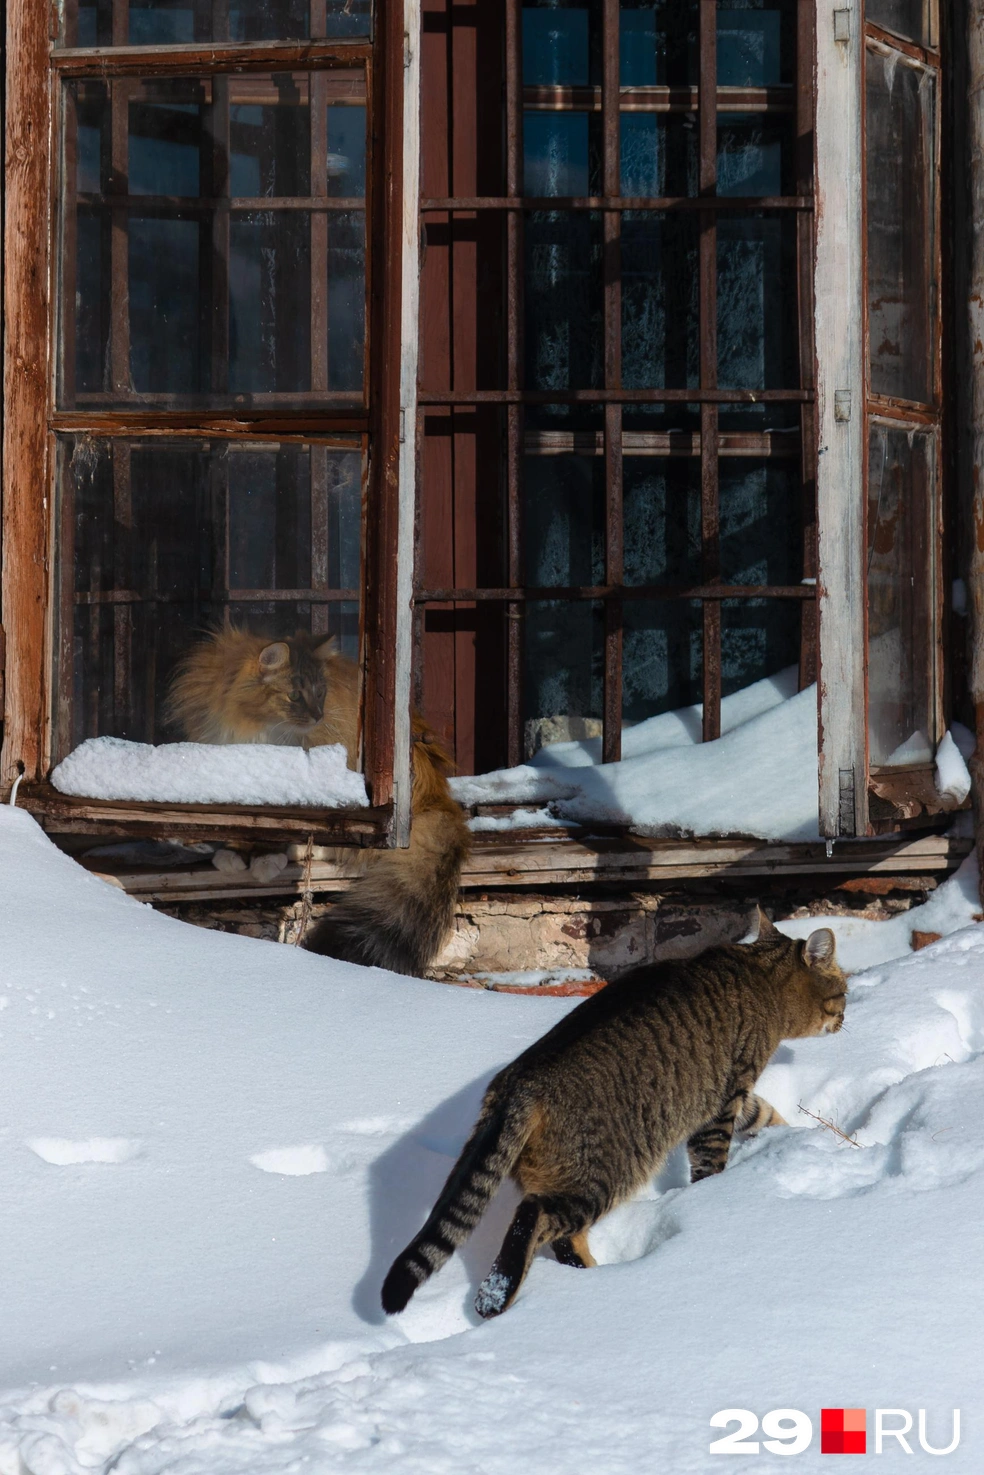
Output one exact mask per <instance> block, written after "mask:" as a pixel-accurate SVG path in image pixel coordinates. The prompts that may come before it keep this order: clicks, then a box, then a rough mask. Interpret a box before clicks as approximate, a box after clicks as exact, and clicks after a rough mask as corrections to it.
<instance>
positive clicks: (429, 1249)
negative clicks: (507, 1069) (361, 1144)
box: [382, 1098, 529, 1316]
mask: <svg viewBox="0 0 984 1475" xmlns="http://www.w3.org/2000/svg"><path fill="white" fill-rule="evenodd" d="M528 1135H529V1111H528V1109H527V1108H526V1107H525V1106H522V1105H520V1103H519V1102H517V1101H516V1100H515V1098H514V1099H513V1100H512V1101H511V1102H509V1103H503V1104H502V1105H500V1104H499V1103H492V1104H489V1105H487V1106H486V1107H484V1108H483V1111H482V1114H481V1116H480V1117H479V1119H478V1121H477V1122H476V1124H475V1128H474V1130H473V1132H472V1134H471V1136H470V1137H469V1139H468V1141H467V1142H466V1143H465V1146H464V1148H463V1149H462V1152H461V1156H460V1157H459V1159H458V1161H457V1162H456V1163H455V1165H454V1167H453V1168H452V1169H451V1172H450V1174H449V1176H448V1181H447V1182H446V1183H445V1185H444V1188H443V1189H442V1191H441V1196H440V1198H439V1199H438V1200H437V1203H436V1204H435V1205H434V1207H433V1209H432V1210H431V1212H430V1217H429V1218H428V1220H427V1223H426V1224H425V1225H424V1227H423V1229H422V1230H421V1231H420V1233H419V1234H418V1235H416V1237H415V1238H414V1239H412V1240H411V1241H410V1243H409V1244H408V1245H407V1247H406V1249H405V1250H404V1251H403V1253H402V1254H400V1255H397V1257H396V1259H395V1260H394V1261H393V1264H392V1266H391V1267H390V1272H389V1274H388V1275H387V1277H386V1279H385V1280H384V1281H383V1293H382V1302H383V1310H384V1311H385V1312H386V1314H387V1315H388V1316H392V1315H394V1314H395V1313H396V1312H397V1311H402V1310H403V1308H404V1307H405V1306H406V1304H407V1302H408V1301H409V1300H410V1297H411V1296H412V1295H413V1293H414V1291H415V1290H417V1288H418V1286H422V1285H423V1283H424V1281H425V1280H429V1279H430V1277H431V1276H432V1275H433V1274H434V1273H435V1271H437V1270H440V1268H441V1266H442V1265H443V1264H444V1263H445V1261H447V1260H449V1259H450V1257H451V1255H452V1254H453V1253H454V1251H455V1250H456V1249H457V1248H458V1246H459V1245H461V1244H464V1242H465V1240H466V1239H467V1238H468V1236H469V1235H470V1234H471V1232H472V1230H473V1229H474V1228H475V1225H476V1224H477V1223H478V1221H479V1219H481V1217H482V1215H483V1213H484V1212H485V1209H486V1207H487V1205H488V1204H489V1203H490V1201H491V1199H492V1196H493V1195H494V1193H495V1191H496V1189H497V1188H498V1187H499V1184H500V1183H501V1182H502V1180H503V1179H504V1178H505V1177H506V1175H507V1174H508V1173H509V1172H510V1170H511V1169H512V1167H513V1165H514V1164H515V1162H516V1159H517V1158H518V1157H519V1154H520V1152H521V1151H522V1149H523V1146H524V1144H525V1142H526V1139H527V1137H528Z"/></svg>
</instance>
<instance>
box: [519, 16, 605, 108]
mask: <svg viewBox="0 0 984 1475" xmlns="http://www.w3.org/2000/svg"><path fill="white" fill-rule="evenodd" d="M600 36H601V3H600V0H588V3H587V4H585V3H584V0H575V3H574V4H571V3H570V0H523V83H524V85H525V86H527V87H537V86H548V87H549V86H554V87H587V86H589V85H591V84H597V83H599V82H600V81H601V63H600V46H599V43H600Z"/></svg>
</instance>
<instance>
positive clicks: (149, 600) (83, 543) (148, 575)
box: [57, 436, 362, 752]
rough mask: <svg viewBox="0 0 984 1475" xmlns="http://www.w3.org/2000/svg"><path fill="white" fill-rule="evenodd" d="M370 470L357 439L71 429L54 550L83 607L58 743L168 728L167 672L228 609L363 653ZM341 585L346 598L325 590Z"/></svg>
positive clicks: (154, 735) (72, 639)
mask: <svg viewBox="0 0 984 1475" xmlns="http://www.w3.org/2000/svg"><path fill="white" fill-rule="evenodd" d="M361 484H362V454H361V452H360V451H358V450H339V449H335V448H328V447H325V446H318V445H311V444H306V445H297V444H281V445H278V444H276V443H273V444H271V445H268V446H266V445H265V446H262V447H260V446H257V445H255V444H253V445H236V444H229V443H226V442H220V441H212V442H208V441H202V440H193V441H177V440H170V441H169V440H164V441H160V440H156V439H155V440H154V441H148V440H139V439H137V440H132V441H123V440H113V441H101V442H100V441H94V440H93V439H92V438H91V437H83V436H79V437H77V438H75V437H72V438H66V439H65V440H63V441H62V443H61V446H60V457H59V496H60V498H61V500H62V507H63V515H62V519H61V527H62V529H63V530H65V531H64V533H63V542H62V545H61V547H60V548H59V560H60V561H61V562H62V564H63V565H67V566H68V569H69V570H71V572H70V573H69V575H68V578H67V580H65V581H63V586H62V587H64V586H65V583H68V585H69V587H70V588H71V589H72V591H73V594H72V602H73V607H72V609H71V610H64V609H63V610H62V612H61V619H62V621H63V622H66V621H67V623H68V628H64V625H63V629H62V632H61V636H60V640H59V646H58V648H59V650H60V651H61V652H62V660H63V666H62V669H61V670H60V671H59V673H58V693H59V702H58V719H57V723H58V739H57V740H58V746H59V749H60V751H61V752H66V751H68V750H69V749H70V748H72V747H74V746H75V745H76V744H78V743H79V742H81V741H82V739H83V738H86V737H96V736H100V735H104V734H108V735H111V736H115V737H125V738H132V739H134V740H136V741H139V742H159V741H166V740H169V739H170V740H173V739H174V738H175V737H176V736H177V734H176V733H174V732H173V731H170V730H169V729H168V727H167V725H166V721H165V718H164V699H165V696H166V691H167V684H168V681H169V679H170V676H171V673H172V671H173V670H174V667H175V664H176V663H177V661H178V660H180V658H181V657H182V656H183V655H184V653H185V652H186V651H187V649H188V647H189V645H191V644H192V643H193V641H194V640H196V639H198V638H199V637H200V635H201V632H202V631H203V630H206V629H209V628H212V627H214V626H216V625H219V624H221V623H222V622H223V620H224V619H225V618H227V617H228V618H229V619H231V620H232V621H233V622H234V623H235V624H237V625H242V626H246V627H248V628H249V629H252V630H256V631H258V632H261V633H264V634H266V633H269V634H270V635H286V634H291V633H293V632H294V631H295V630H297V629H303V630H310V631H312V632H313V633H317V634H324V635H326V636H328V635H335V636H337V637H338V639H339V642H340V646H341V649H342V652H343V654H345V655H346V656H348V657H349V658H350V659H357V658H358V653H359V589H360V584H361V575H360V558H361V517H362V513H361V506H362V487H361ZM342 590H344V591H351V597H350V598H348V599H329V598H326V597H325V596H326V595H327V594H329V593H330V592H331V591H342ZM274 594H279V597H271V596H272V595H274ZM264 596H266V597H264Z"/></svg>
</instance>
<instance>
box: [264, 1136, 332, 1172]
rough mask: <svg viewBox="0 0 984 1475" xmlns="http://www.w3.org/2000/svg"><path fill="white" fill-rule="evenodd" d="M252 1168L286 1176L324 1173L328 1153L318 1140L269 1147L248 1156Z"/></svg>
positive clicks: (326, 1169) (326, 1166)
mask: <svg viewBox="0 0 984 1475" xmlns="http://www.w3.org/2000/svg"><path fill="white" fill-rule="evenodd" d="M250 1162H251V1163H252V1164H253V1167H254V1168H259V1169H260V1171H261V1172H263V1173H280V1174H282V1175H283V1176H284V1177H286V1178H304V1177H306V1176H307V1175H308V1174H309V1173H326V1172H327V1171H328V1168H329V1166H330V1164H329V1161H328V1154H327V1153H326V1152H325V1150H324V1148H323V1147H322V1146H321V1144H320V1142H308V1143H304V1144H303V1145H301V1146H299V1147H271V1148H269V1149H268V1151H266V1152H258V1153H256V1154H255V1155H254V1156H253V1157H251V1158H250Z"/></svg>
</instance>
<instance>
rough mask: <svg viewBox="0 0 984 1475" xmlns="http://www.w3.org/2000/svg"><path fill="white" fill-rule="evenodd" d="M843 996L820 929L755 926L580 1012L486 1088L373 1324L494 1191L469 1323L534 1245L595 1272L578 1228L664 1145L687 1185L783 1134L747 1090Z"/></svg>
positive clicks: (828, 935) (639, 1178)
mask: <svg viewBox="0 0 984 1475" xmlns="http://www.w3.org/2000/svg"><path fill="white" fill-rule="evenodd" d="M846 987H847V985H846V983H845V979H844V975H843V973H842V972H841V970H840V968H839V967H838V965H837V962H836V959H835V948H834V935H833V933H832V932H831V931H830V930H829V929H827V928H822V929H820V930H819V931H817V932H814V933H812V934H811V935H810V937H809V938H807V940H806V941H805V942H802V941H791V940H790V939H789V938H786V937H784V936H782V934H781V933H780V932H778V931H777V930H776V929H775V928H774V927H773V926H772V925H771V923H769V922H768V921H767V919H766V918H765V917H764V916H762V915H761V914H760V919H759V936H758V940H757V941H756V942H755V943H753V944H751V945H745V946H742V945H731V946H725V947H714V948H710V949H709V950H708V951H707V952H705V953H702V954H701V955H700V956H699V957H697V958H691V959H689V960H684V961H673V962H664V963H654V964H647V965H645V966H643V967H641V968H635V969H633V970H632V972H631V973H627V974H625V975H624V976H623V977H622V978H620V979H619V980H617V981H616V982H614V983H610V984H609V985H608V986H607V988H603V989H602V990H601V991H600V992H599V993H597V994H594V995H593V996H592V997H591V998H589V999H585V1001H584V1003H582V1004H579V1005H578V1007H577V1008H576V1009H574V1010H572V1011H571V1013H570V1014H568V1015H567V1016H566V1017H565V1018H564V1019H562V1020H561V1021H560V1023H559V1024H556V1025H555V1026H554V1028H553V1029H552V1030H550V1031H549V1032H548V1033H547V1034H545V1035H544V1036H543V1038H542V1039H541V1040H538V1041H537V1042H536V1044H534V1045H531V1046H530V1048H529V1049H528V1050H525V1051H524V1052H523V1054H522V1055H520V1056H519V1057H518V1059H516V1060H514V1061H513V1063H512V1064H511V1065H507V1066H506V1068H505V1069H504V1070H502V1071H500V1072H499V1074H498V1075H497V1076H496V1077H495V1079H494V1080H493V1081H492V1083H491V1085H490V1086H489V1088H488V1090H487V1091H486V1093H485V1097H484V1100H483V1102H482V1108H481V1111H480V1113H479V1117H478V1121H477V1122H476V1124H475V1127H474V1128H473V1130H472V1133H471V1136H470V1137H469V1139H468V1141H467V1143H466V1144H465V1147H464V1150H463V1151H462V1154H461V1156H460V1157H459V1159H458V1161H457V1163H456V1164H455V1166H454V1168H453V1169H452V1170H451V1174H450V1176H449V1178H448V1181H447V1183H446V1184H445V1185H444V1189H443V1191H442V1193H441V1195H440V1197H439V1199H438V1201H437V1203H436V1204H435V1206H434V1208H433V1210H432V1211H431V1214H430V1217H429V1218H428V1220H427V1223H426V1224H425V1225H424V1227H423V1229H422V1230H421V1231H420V1233H419V1234H418V1235H417V1236H416V1237H415V1238H414V1239H413V1240H412V1241H411V1243H410V1244H409V1245H408V1246H407V1248H406V1249H405V1250H404V1251H403V1253H402V1254H401V1255H398V1256H397V1259H396V1260H395V1262H394V1264H393V1266H392V1268H391V1269H390V1271H389V1274H388V1275H387V1277H386V1280H385V1281H384V1283H383V1291H382V1303H383V1310H384V1311H386V1312H388V1313H390V1314H393V1313H394V1312H397V1311H402V1310H403V1308H404V1307H405V1306H406V1304H407V1302H408V1301H409V1300H410V1297H411V1296H412V1295H413V1293H414V1291H415V1290H416V1289H417V1287H418V1286H420V1285H422V1284H423V1283H424V1281H426V1280H427V1279H429V1277H430V1276H431V1275H433V1274H434V1272H435V1271H436V1270H439V1269H440V1268H441V1266H442V1265H443V1264H444V1263H445V1261H446V1260H447V1259H448V1258H449V1256H450V1255H451V1254H452V1252H453V1251H454V1250H455V1248H456V1247H457V1246H458V1245H460V1244H462V1243H463V1242H464V1241H465V1240H466V1239H467V1238H468V1235H469V1234H470V1233H471V1231H472V1230H473V1229H474V1228H475V1225H476V1224H477V1223H478V1221H479V1219H480V1218H481V1216H482V1213H483V1211H484V1210H485V1207H486V1205H487V1204H488V1203H489V1201H490V1200H491V1198H492V1196H493V1194H494V1193H495V1191H496V1189H497V1188H498V1186H499V1184H500V1183H501V1182H502V1180H503V1179H504V1178H506V1177H512V1178H513V1179H514V1180H515V1181H516V1182H517V1183H518V1185H519V1187H520V1188H521V1190H522V1192H523V1195H524V1197H523V1200H522V1202H521V1203H520V1205H519V1208H518V1209H517V1211H516V1215H515V1217H514V1219H513V1221H512V1224H511V1226H510V1228H509V1231H508V1233H507V1234H506V1237H505V1240H504V1241H503V1244H502V1248H501V1250H500V1251H499V1255H498V1258H497V1259H496V1261H495V1264H494V1265H493V1266H492V1269H491V1270H490V1271H489V1273H488V1275H487V1276H486V1278H485V1280H484V1281H483V1282H482V1285H481V1286H480V1288H479V1291H478V1295H477V1297H476V1300H475V1308H476V1310H477V1311H478V1313H479V1315H480V1316H484V1317H490V1316H497V1315H498V1314H499V1313H500V1312H501V1311H504V1310H505V1309H506V1307H507V1306H509V1305H510V1304H511V1303H512V1301H513V1299H514V1298H515V1296H516V1293H517V1291H518V1290H519V1288H520V1286H521V1285H522V1283H523V1279H524V1277H525V1275H526V1272H527V1270H528V1269H529V1266H530V1261H531V1260H532V1258H533V1255H534V1253H535V1251H536V1250H537V1249H538V1248H539V1246H540V1245H545V1244H550V1245H552V1246H553V1250H554V1254H555V1255H556V1257H557V1259H558V1260H559V1261H560V1262H561V1263H562V1264H564V1265H576V1266H581V1267H584V1266H588V1265H594V1264H595V1263H596V1262H595V1260H594V1259H593V1258H592V1256H591V1251H590V1250H589V1248H588V1240H587V1233H588V1230H589V1229H590V1228H591V1226H592V1224H595V1223H597V1221H598V1220H599V1219H600V1218H601V1217H602V1215H603V1214H607V1213H608V1212H609V1210H611V1209H613V1208H614V1207H615V1206H616V1204H619V1203H622V1202H623V1201H624V1200H625V1199H627V1198H629V1197H630V1196H631V1195H632V1194H633V1193H635V1192H636V1191H637V1190H638V1189H639V1188H641V1187H642V1186H643V1184H645V1183H646V1182H647V1181H648V1180H649V1179H650V1178H652V1177H653V1175H654V1174H655V1173H656V1172H657V1171H658V1170H659V1168H660V1167H661V1166H662V1164H663V1162H664V1161H665V1159H666V1157H667V1154H668V1153H669V1152H671V1151H672V1149H673V1148H674V1147H676V1146H677V1145H678V1144H679V1143H681V1142H686V1144H687V1152H688V1155H689V1158H690V1168H691V1180H692V1181H693V1182H698V1181H699V1180H700V1179H701V1178H706V1177H708V1176H709V1175H710V1174H712V1173H720V1172H721V1170H722V1169H723V1168H724V1165H725V1163H726V1162H727V1159H728V1149H729V1147H730V1145H731V1138H732V1134H733V1132H734V1131H735V1130H736V1129H737V1130H738V1131H739V1132H743V1133H748V1132H752V1131H757V1130H758V1129H759V1128H760V1127H763V1126H767V1125H771V1124H777V1125H778V1124H781V1123H782V1118H781V1117H780V1116H779V1114H778V1112H776V1111H775V1110H774V1108H772V1107H771V1106H769V1104H768V1102H765V1101H762V1100H761V1099H760V1098H759V1097H757V1096H756V1095H755V1094H754V1092H753V1087H754V1085H755V1081H756V1079H757V1078H758V1076H759V1075H760V1074H761V1072H762V1070H763V1069H764V1067H765V1065H766V1062H767V1061H768V1059H769V1057H770V1056H771V1055H772V1053H773V1051H774V1050H775V1049H776V1048H777V1046H778V1045H779V1042H780V1041H781V1040H784V1039H787V1038H796V1037H799V1036H802V1035H819V1034H824V1033H828V1032H829V1033H832V1032H833V1031H835V1030H839V1029H840V1027H841V1024H842V1023H843V1020H844V1002H845V995H846Z"/></svg>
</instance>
